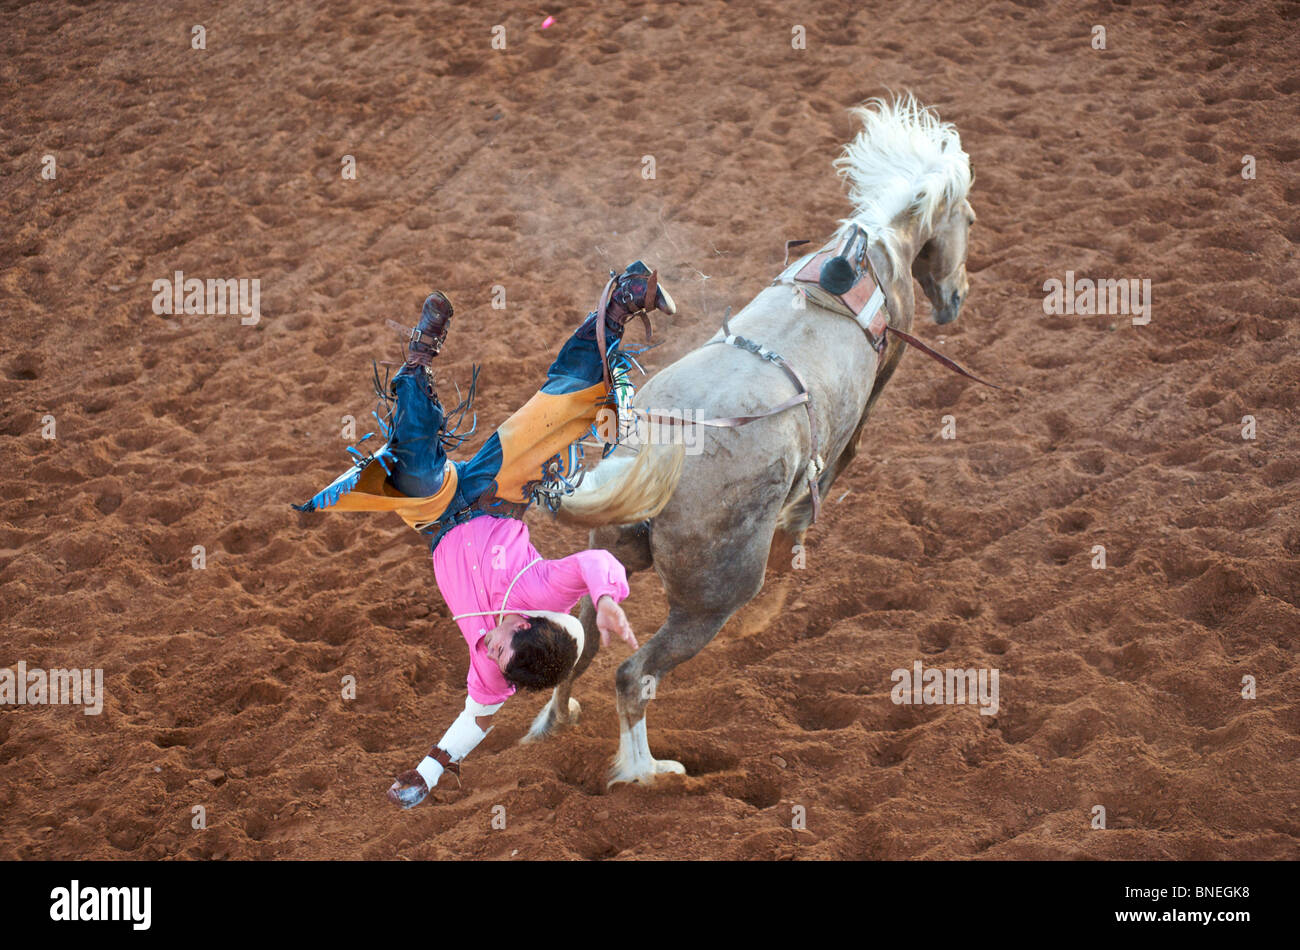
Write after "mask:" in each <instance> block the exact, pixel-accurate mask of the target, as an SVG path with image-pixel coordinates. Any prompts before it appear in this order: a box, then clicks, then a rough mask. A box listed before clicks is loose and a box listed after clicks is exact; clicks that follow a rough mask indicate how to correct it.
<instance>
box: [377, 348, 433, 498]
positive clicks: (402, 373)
mask: <svg viewBox="0 0 1300 950" xmlns="http://www.w3.org/2000/svg"><path fill="white" fill-rule="evenodd" d="M390 387H391V392H392V393H393V395H394V397H395V398H396V403H395V405H394V408H393V423H392V433H391V435H390V437H389V448H390V449H391V450H392V453H393V459H394V462H395V463H396V464H394V465H393V467H392V475H390V476H389V480H390V481H391V482H392V483H393V487H394V488H396V489H397V490H398V491H400V492H401V493H402V494H403V495H410V496H411V497H413V498H424V497H426V496H428V495H432V494H434V493H435V492H436V491H437V490H438V488H439V487H440V486H441V485H442V477H443V468H444V466H445V465H446V461H447V453H446V452H445V451H444V450H443V447H442V441H441V440H440V439H439V435H440V434H441V432H442V425H443V421H444V419H445V416H446V414H445V412H444V411H443V408H442V403H441V402H440V401H439V399H438V395H437V393H436V392H433V391H432V390H433V387H432V386H431V385H430V384H429V383H428V382H427V379H426V376H425V369H424V367H422V366H412V365H410V364H407V365H405V366H403V367H402V368H401V369H400V370H398V372H397V375H396V376H394V377H393V380H392V383H391V384H390Z"/></svg>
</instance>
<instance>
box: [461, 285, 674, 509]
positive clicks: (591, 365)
mask: <svg viewBox="0 0 1300 950" xmlns="http://www.w3.org/2000/svg"><path fill="white" fill-rule="evenodd" d="M609 290H610V295H609V297H608V303H607V306H605V308H604V313H603V314H599V315H598V314H597V313H596V311H592V312H591V313H589V314H587V316H586V318H585V319H584V320H583V321H582V323H581V324H580V325H579V326H578V328H577V329H576V330H574V331H573V333H572V334H570V336H569V338H568V339H567V340H565V341H564V344H563V345H562V346H561V347H560V351H559V353H558V354H556V357H555V360H554V361H553V362H552V363H551V366H550V369H548V370H547V373H546V380H545V382H543V383H542V386H541V388H540V389H539V390H538V391H537V392H536V393H534V394H533V396H532V398H530V399H529V400H528V402H526V403H525V404H524V405H523V406H522V407H520V409H519V410H518V411H517V412H515V413H514V415H512V416H511V417H510V418H509V419H507V420H506V421H505V422H503V423H502V424H501V425H500V427H498V428H497V430H496V432H494V433H493V434H492V436H491V437H490V438H489V439H488V440H487V442H485V443H484V444H483V447H482V448H481V449H479V451H478V453H477V454H475V456H474V458H472V459H471V460H470V461H469V462H468V463H466V464H464V465H461V464H459V463H458V464H457V468H458V470H459V473H460V486H461V488H460V491H461V493H462V494H463V495H464V497H465V498H466V499H467V500H468V501H470V502H471V503H472V502H473V500H475V499H477V498H479V497H481V496H484V495H486V494H487V493H488V492H491V493H492V494H493V495H495V496H496V497H499V498H500V499H502V500H503V501H505V502H508V503H527V502H528V501H529V499H530V497H531V491H532V485H533V484H534V483H536V482H537V481H540V480H542V478H543V476H544V474H545V473H544V472H543V467H544V466H545V465H547V463H548V462H549V461H550V460H551V459H552V458H554V457H555V456H556V455H557V454H559V453H561V452H563V451H565V450H566V449H567V448H568V446H569V445H571V444H572V443H573V442H575V441H577V440H579V439H581V438H582V437H583V436H584V435H585V434H586V433H587V431H588V429H590V428H591V426H592V424H593V423H594V422H596V420H597V418H598V417H599V415H600V413H601V412H602V410H605V409H606V408H607V407H608V406H610V405H611V403H612V400H611V398H610V393H609V390H608V387H607V386H606V385H605V373H604V368H603V366H602V363H601V358H600V347H599V344H598V342H597V321H598V320H603V323H604V337H605V350H606V353H607V355H608V356H609V357H611V358H612V357H614V356H615V355H616V354H617V353H618V350H619V343H620V340H621V339H622V336H623V327H624V324H626V323H627V321H628V319H630V318H631V317H632V316H633V315H634V314H637V313H642V312H644V311H645V310H660V311H663V312H664V313H669V314H671V313H675V312H676V309H677V308H676V305H675V304H674V303H673V300H672V297H671V296H670V295H669V294H668V291H667V289H666V288H664V287H663V286H662V285H660V284H659V283H658V280H657V277H655V276H654V275H652V274H651V272H650V270H649V268H647V267H646V266H645V265H644V264H642V263H641V262H640V261H636V262H634V263H633V264H630V265H628V267H627V269H626V270H625V271H624V272H623V273H622V274H621V275H619V276H618V277H616V278H613V280H612V281H611V285H610V287H609ZM647 298H648V299H647ZM612 375H613V373H612V372H611V376H612Z"/></svg>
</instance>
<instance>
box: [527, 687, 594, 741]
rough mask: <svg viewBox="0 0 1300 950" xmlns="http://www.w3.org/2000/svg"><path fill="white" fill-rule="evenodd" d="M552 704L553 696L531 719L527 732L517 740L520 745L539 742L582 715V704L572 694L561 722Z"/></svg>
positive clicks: (553, 703) (565, 727) (571, 723)
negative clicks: (534, 717)
mask: <svg viewBox="0 0 1300 950" xmlns="http://www.w3.org/2000/svg"><path fill="white" fill-rule="evenodd" d="M554 705H555V698H554V697H552V698H551V699H549V700H547V701H546V705H545V706H543V707H542V711H541V712H539V713H538V714H537V718H536V719H534V720H533V724H532V726H531V727H530V728H529V730H528V732H526V733H525V734H524V737H523V738H522V739H520V740H519V744H520V745H527V744H528V743H530V742H540V741H541V740H542V739H545V738H547V737H548V736H553V735H555V733H557V732H559V731H560V730H561V729H567V728H568V727H569V726H572V725H573V724H574V723H575V722H577V721H578V719H579V718H580V717H581V716H582V706H581V705H580V704H579V703H578V701H577V700H576V699H574V698H573V697H572V696H570V697H569V715H568V716H566V717H565V719H564V720H563V721H562V722H561V721H560V720H559V719H557V718H556V717H555V715H554V711H553V707H554Z"/></svg>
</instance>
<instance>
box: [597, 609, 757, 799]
mask: <svg viewBox="0 0 1300 950" xmlns="http://www.w3.org/2000/svg"><path fill="white" fill-rule="evenodd" d="M731 613H732V612H731V611H730V610H728V611H725V612H721V613H709V614H697V615H689V614H687V613H686V611H684V610H682V609H681V608H679V607H673V608H672V609H670V610H669V612H668V619H667V620H666V621H664V625H663V626H662V627H660V628H659V630H658V632H656V633H655V635H654V636H653V637H652V638H651V639H650V642H649V643H646V644H645V645H644V646H642V647H641V649H639V650H637V651H636V653H634V654H632V655H631V656H630V657H628V658H627V660H625V661H624V662H623V664H622V665H621V666H620V667H619V668H618V676H617V680H616V684H617V685H616V690H617V692H616V699H617V704H618V726H619V736H618V754H617V755H615V757H614V761H613V762H612V763H611V765H610V769H609V781H608V784H609V785H614V784H617V783H619V782H632V783H636V784H639V785H649V784H651V783H652V782H654V780H655V777H656V776H658V775H663V774H665V773H675V774H678V775H684V774H686V768H685V766H683V765H682V764H681V763H680V762H677V761H674V760H672V759H656V758H655V757H654V756H653V755H651V753H650V740H649V737H648V735H647V733H646V707H647V706H648V705H649V704H650V700H652V699H654V698H655V697H656V695H657V691H658V689H659V687H660V685H661V683H662V681H663V678H664V676H666V675H667V674H668V672H669V671H670V670H672V669H673V667H675V666H677V665H678V664H679V663H682V662H684V661H686V660H689V659H690V658H691V657H693V656H695V654H696V653H698V652H700V650H701V649H703V647H704V645H705V644H706V643H708V642H709V641H710V640H712V639H713V638H714V637H715V636H716V635H717V633H718V631H719V630H721V629H722V625H723V624H724V623H726V622H727V618H728V617H730V616H731Z"/></svg>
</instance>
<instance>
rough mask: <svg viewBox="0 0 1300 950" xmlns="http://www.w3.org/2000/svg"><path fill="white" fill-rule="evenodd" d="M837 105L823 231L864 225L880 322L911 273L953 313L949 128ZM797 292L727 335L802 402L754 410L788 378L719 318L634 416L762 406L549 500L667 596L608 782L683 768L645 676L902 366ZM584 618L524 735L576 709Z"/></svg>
mask: <svg viewBox="0 0 1300 950" xmlns="http://www.w3.org/2000/svg"><path fill="white" fill-rule="evenodd" d="M850 114H851V115H852V116H854V117H855V118H857V119H859V120H860V121H861V129H860V131H859V132H858V133H857V135H856V136H855V137H854V138H853V140H852V141H850V142H849V143H848V144H847V145H845V146H844V147H843V151H842V153H841V154H840V155H839V156H838V157H837V158H836V159H835V160H834V161H833V162H832V165H833V166H834V167H835V168H836V170H837V171H838V172H839V174H840V176H841V177H843V178H845V179H847V183H848V190H849V198H850V200H851V201H852V203H853V205H854V210H853V213H852V215H851V216H850V217H848V218H845V219H843V220H841V221H840V222H839V227H838V230H837V231H836V232H835V234H834V237H833V242H832V243H833V244H839V243H840V242H842V241H843V240H845V239H847V238H850V237H851V235H853V234H854V233H860V232H855V231H854V230H853V229H855V228H861V229H862V230H863V231H865V233H866V236H867V241H868V243H867V244H866V249H865V257H866V258H867V259H868V260H869V262H870V269H871V273H872V275H873V276H874V278H875V282H876V284H877V285H878V286H879V287H880V289H881V290H882V291H883V292H884V298H885V299H884V307H885V310H886V312H885V313H882V314H880V318H881V321H882V322H887V324H888V327H889V329H891V330H902V331H904V333H906V332H907V331H910V330H911V328H912V322H913V317H914V310H915V298H914V296H913V290H912V279H913V278H915V279H916V281H917V282H918V283H919V284H920V285H921V288H922V290H923V291H924V293H925V295H926V297H928V298H929V300H930V303H931V304H932V316H933V319H934V322H935V323H938V324H945V323H950V322H951V321H953V320H955V319H957V315H958V313H959V312H960V310H961V307H962V303H963V302H964V301H965V299H966V295H967V293H968V291H969V281H968V278H967V274H966V248H967V239H968V235H969V229H970V226H971V225H972V224H973V223H974V221H975V214H974V211H973V210H972V209H971V205H970V201H969V197H968V196H969V192H970V188H971V182H972V174H971V168H970V159H969V157H968V156H967V154H966V153H965V152H964V151H963V150H962V145H961V138H960V135H959V134H958V132H957V129H956V128H955V127H954V126H953V125H952V124H951V123H947V122H944V121H942V120H940V118H939V116H938V115H937V114H936V113H935V111H934V110H933V109H931V108H929V107H926V106H922V105H921V104H920V103H919V102H917V100H916V99H915V98H914V97H913V96H912V95H911V94H910V93H908V94H904V95H902V96H899V97H895V98H893V99H892V100H890V101H886V100H885V99H880V98H876V99H870V100H867V101H866V102H864V103H862V104H861V105H858V106H856V107H854V108H853V109H851V110H850ZM787 253H788V247H787ZM801 297H802V295H800V294H799V293H798V292H797V289H796V288H794V287H792V285H791V284H788V283H776V284H773V285H771V286H769V287H767V288H765V289H764V290H762V291H761V292H760V293H759V294H758V295H757V296H756V297H754V298H753V300H751V301H750V303H749V304H748V305H747V306H745V307H744V309H742V310H741V311H740V312H739V313H738V314H736V315H735V316H734V317H732V318H731V319H730V322H729V326H728V328H727V329H728V330H729V333H730V334H738V335H739V334H743V337H744V338H747V339H749V340H752V341H755V342H757V343H761V344H762V346H763V347H764V348H765V349H766V350H767V351H769V352H772V353H776V354H779V355H780V356H781V357H783V358H784V360H785V361H786V362H787V364H788V365H789V366H791V367H793V368H795V369H796V370H797V373H798V375H799V376H800V377H802V382H803V385H804V387H805V388H806V390H807V392H808V399H809V401H810V403H811V405H812V406H813V407H815V412H803V411H799V410H798V408H797V407H792V408H790V409H787V410H786V411H783V412H778V413H775V414H769V415H764V413H765V412H766V410H768V409H770V407H771V406H772V405H773V404H774V403H775V402H777V401H778V400H780V399H781V398H782V395H783V394H784V393H787V392H789V391H790V390H791V389H792V388H795V386H794V384H793V383H792V382H791V376H790V375H789V374H788V373H785V372H783V370H782V368H781V366H780V365H778V363H777V362H776V361H774V360H772V359H759V358H758V357H757V356H756V355H755V353H754V352H747V351H745V350H744V349H741V348H739V347H736V346H726V345H710V344H715V343H718V342H719V341H726V337H727V335H728V333H726V332H724V331H723V330H719V332H718V333H716V334H714V336H713V337H712V338H711V339H710V340H709V341H708V342H707V343H706V344H703V345H701V346H700V347H698V348H697V349H695V350H693V351H691V352H689V353H687V354H686V355H685V356H683V357H682V358H681V359H679V360H677V361H676V362H675V363H673V364H672V365H670V366H668V367H666V368H665V369H663V370H661V371H660V372H659V373H658V374H656V375H655V376H653V377H652V378H651V379H650V380H648V381H647V382H646V384H645V385H644V386H643V387H642V388H641V390H640V391H639V392H638V393H637V394H636V396H635V399H634V402H633V405H634V406H635V407H637V408H638V409H639V410H640V411H642V412H643V413H649V412H653V411H655V407H689V408H690V409H692V410H694V411H695V412H696V413H698V414H699V417H701V418H702V417H704V416H717V417H732V418H733V419H734V418H735V417H740V416H752V415H756V414H757V415H762V418H759V419H756V420H754V421H752V423H751V424H747V425H733V426H719V427H716V428H707V429H702V430H701V433H702V434H701V437H700V440H699V445H698V446H696V447H695V448H697V449H698V451H693V452H691V453H687V452H685V449H684V446H683V445H682V444H681V443H680V442H678V443H675V444H663V443H655V444H646V445H642V446H640V448H639V450H637V451H636V452H635V453H634V452H632V451H631V450H630V449H628V448H627V447H620V448H619V449H618V450H616V451H615V452H613V453H612V454H611V455H610V457H609V458H608V459H606V460H605V461H604V462H602V463H601V464H600V465H598V466H597V467H596V468H595V469H594V470H593V471H591V472H590V473H589V475H588V477H587V478H586V479H584V481H583V483H582V484H581V485H580V486H579V488H578V490H577V491H575V492H574V493H573V494H572V495H570V496H569V497H567V498H565V499H564V500H563V501H562V503H561V505H560V508H559V511H558V513H557V514H558V517H559V518H560V520H561V521H564V522H567V523H570V524H579V525H585V526H587V527H589V528H590V529H591V534H590V538H591V543H590V546H591V547H596V548H605V549H607V550H609V551H610V552H612V553H613V554H614V555H615V556H616V557H618V558H619V560H620V561H622V562H623V564H624V566H625V567H626V568H627V571H628V573H629V574H631V573H633V572H635V571H640V570H647V569H650V568H654V569H655V571H656V572H657V573H658V574H659V577H660V580H661V581H662V583H663V587H664V590H665V592H666V594H667V598H668V603H669V610H668V616H667V619H666V620H665V621H664V622H663V625H662V626H661V627H660V628H659V629H658V631H657V632H656V633H655V634H654V636H652V637H651V638H650V639H649V640H648V641H646V642H644V643H643V644H642V645H641V647H640V648H639V649H638V650H637V651H636V652H634V653H633V654H632V655H631V656H630V657H628V659H627V660H625V661H624V662H623V663H622V664H621V665H620V666H619V668H618V674H617V677H616V685H615V688H616V699H617V707H618V716H619V728H620V734H619V746H618V753H617V755H616V756H615V757H614V760H613V762H612V764H611V766H610V770H609V774H608V784H609V785H614V784H615V783H620V782H630V783H640V784H649V783H652V782H653V781H654V780H655V777H656V776H658V775H661V774H665V773H678V774H685V768H684V767H683V766H682V764H681V763H680V762H676V761H672V760H668V759H656V758H654V756H653V755H652V754H651V752H650V745H649V740H648V736H647V732H646V709H647V706H648V704H649V702H650V700H651V698H661V696H662V692H661V691H660V690H659V689H658V688H657V687H658V685H659V684H660V683H661V681H662V680H663V678H664V676H665V675H666V674H667V673H668V672H669V671H670V670H672V669H674V668H675V667H677V666H678V665H679V664H681V663H683V662H685V661H686V660H689V659H690V658H691V657H693V656H695V654H696V653H698V652H699V651H700V650H701V649H702V648H703V647H704V645H705V644H707V643H708V642H709V641H710V640H712V639H713V638H714V637H715V636H716V635H717V633H718V632H719V630H721V629H722V627H723V625H724V624H725V623H726V622H727V620H728V619H729V618H730V617H731V616H732V615H733V614H734V613H735V612H736V611H737V610H739V609H740V608H741V607H742V606H744V605H745V604H746V603H748V602H749V601H750V600H751V599H753V598H754V597H755V596H757V594H758V593H759V591H760V590H761V589H762V587H763V583H764V578H765V573H766V569H767V567H768V564H769V560H770V559H772V557H773V556H774V555H775V554H776V553H778V552H785V551H790V550H791V549H792V547H793V545H796V544H801V543H802V542H803V538H804V534H805V532H806V531H807V529H808V526H809V524H810V523H811V522H812V521H813V519H814V515H815V509H816V507H817V505H816V499H817V496H818V494H820V496H821V497H825V496H826V494H827V492H828V491H829V489H830V488H831V486H832V485H833V484H834V482H835V480H836V478H838V477H839V475H840V474H841V473H842V472H843V471H844V469H845V468H846V467H847V466H848V465H849V463H850V462H852V461H853V458H854V456H855V455H856V454H857V451H858V441H859V437H860V436H861V433H862V430H863V427H864V426H865V425H866V422H867V419H868V418H869V417H870V415H871V410H872V407H873V406H874V405H875V404H876V401H877V400H878V399H879V398H880V394H881V392H882V391H883V390H884V387H885V385H886V384H887V383H888V382H889V380H890V379H891V378H892V377H893V375H894V373H895V371H896V370H897V369H898V364H899V361H900V359H901V357H902V355H903V348H904V344H903V341H902V340H901V339H899V338H898V337H892V338H891V337H890V336H889V334H888V332H887V331H886V332H885V333H884V334H882V337H883V338H882V339H881V340H878V341H875V342H877V344H878V345H879V346H880V348H879V349H877V346H873V345H872V343H873V341H872V340H871V339H870V338H869V335H868V333H864V328H863V327H862V326H860V325H859V324H858V323H857V322H855V320H854V319H852V318H851V316H848V315H845V314H844V313H840V312H835V311H834V310H832V309H829V308H828V307H825V306H821V305H819V304H818V303H817V302H816V301H815V300H813V299H801ZM909 339H910V338H909ZM720 380H725V381H726V385H720V384H719V381H720ZM814 426H815V433H816V441H815V442H814V441H813V438H812V437H811V434H812V432H813V431H814V429H813V427H814ZM814 445H816V446H817V447H818V448H817V451H816V452H814V451H813V446H814ZM785 557H788V554H784V553H782V558H783V559H784V558H785ZM580 619H581V621H582V624H583V627H584V628H585V630H586V638H585V642H586V645H585V648H584V651H583V653H582V655H581V657H580V658H579V660H578V663H577V664H576V665H575V667H574V669H573V671H572V673H571V674H570V676H569V678H568V679H567V680H565V681H563V682H561V683H560V684H559V685H558V686H557V687H555V690H554V692H553V694H552V696H551V698H550V700H549V701H548V702H547V703H546V705H545V706H544V707H543V709H542V711H541V712H540V713H539V714H538V715H537V718H536V719H535V720H534V722H533V724H532V727H531V728H530V730H529V731H528V733H527V735H526V736H525V737H524V739H523V740H522V741H527V742H531V741H536V740H538V739H542V738H545V737H547V736H549V735H552V734H554V733H555V732H557V731H558V730H560V729H562V728H564V727H565V726H567V725H569V724H571V723H572V722H574V721H575V720H576V718H577V716H578V714H579V713H580V711H581V707H580V706H579V704H578V702H577V700H576V699H573V698H572V696H571V692H572V688H573V684H574V681H575V680H576V679H577V678H578V677H579V676H581V675H582V673H583V671H584V670H585V669H586V668H587V666H588V665H590V663H591V661H592V659H593V658H594V656H595V654H596V650H597V648H598V645H599V643H600V637H599V636H598V635H597V634H596V628H595V611H594V609H593V607H592V605H591V603H590V599H589V598H584V601H583V605H582V609H581V611H580Z"/></svg>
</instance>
